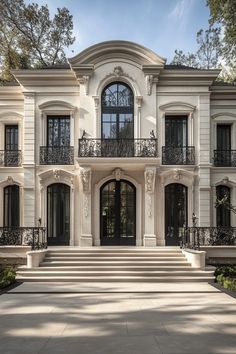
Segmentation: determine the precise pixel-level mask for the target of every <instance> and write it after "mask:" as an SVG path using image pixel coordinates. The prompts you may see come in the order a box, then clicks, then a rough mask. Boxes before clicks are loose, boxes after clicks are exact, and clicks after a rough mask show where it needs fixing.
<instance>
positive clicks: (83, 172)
mask: <svg viewBox="0 0 236 354" xmlns="http://www.w3.org/2000/svg"><path fill="white" fill-rule="evenodd" d="M80 179H81V182H82V186H83V192H84V193H85V194H88V193H90V192H91V168H90V167H80Z"/></svg>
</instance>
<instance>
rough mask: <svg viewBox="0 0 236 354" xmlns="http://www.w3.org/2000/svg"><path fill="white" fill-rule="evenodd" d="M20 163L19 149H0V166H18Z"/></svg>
mask: <svg viewBox="0 0 236 354" xmlns="http://www.w3.org/2000/svg"><path fill="white" fill-rule="evenodd" d="M21 163H22V154H21V150H0V166H5V167H18V166H21Z"/></svg>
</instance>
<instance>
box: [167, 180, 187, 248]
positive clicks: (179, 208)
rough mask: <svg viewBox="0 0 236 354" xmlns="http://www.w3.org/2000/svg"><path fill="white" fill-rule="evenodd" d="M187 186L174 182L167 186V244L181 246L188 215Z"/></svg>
mask: <svg viewBox="0 0 236 354" xmlns="http://www.w3.org/2000/svg"><path fill="white" fill-rule="evenodd" d="M187 205H188V192H187V187H185V186H183V185H182V184H179V183H172V184H169V185H168V186H166V188H165V240H166V246H179V245H180V241H181V238H180V237H181V236H182V234H183V229H184V227H185V226H187V223H188V217H187V210H188V206H187Z"/></svg>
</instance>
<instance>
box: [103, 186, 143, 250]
mask: <svg viewBox="0 0 236 354" xmlns="http://www.w3.org/2000/svg"><path fill="white" fill-rule="evenodd" d="M100 193H101V195H100V201H101V205H100V220H101V221H100V223H101V245H135V239H136V189H135V187H134V185H133V184H132V183H130V182H128V181H124V180H120V181H116V180H112V181H109V182H107V183H105V184H104V185H103V186H102V187H101V192H100Z"/></svg>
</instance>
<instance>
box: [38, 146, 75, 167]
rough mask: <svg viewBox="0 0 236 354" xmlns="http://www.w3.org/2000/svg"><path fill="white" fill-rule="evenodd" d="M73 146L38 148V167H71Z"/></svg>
mask: <svg viewBox="0 0 236 354" xmlns="http://www.w3.org/2000/svg"><path fill="white" fill-rule="evenodd" d="M73 164H74V147H73V146H40V165H73Z"/></svg>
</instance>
